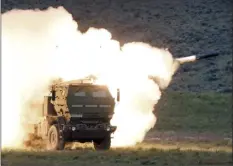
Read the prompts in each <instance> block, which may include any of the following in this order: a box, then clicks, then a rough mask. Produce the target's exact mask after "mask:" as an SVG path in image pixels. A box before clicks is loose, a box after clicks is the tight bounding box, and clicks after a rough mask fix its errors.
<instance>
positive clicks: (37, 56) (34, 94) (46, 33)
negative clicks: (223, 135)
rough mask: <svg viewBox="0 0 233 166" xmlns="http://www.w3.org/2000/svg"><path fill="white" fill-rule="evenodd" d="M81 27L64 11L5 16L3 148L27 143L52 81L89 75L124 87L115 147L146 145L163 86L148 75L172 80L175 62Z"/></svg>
mask: <svg viewBox="0 0 233 166" xmlns="http://www.w3.org/2000/svg"><path fill="white" fill-rule="evenodd" d="M77 27H78V25H77V23H76V22H75V21H73V20H72V16H71V15H70V14H69V13H68V12H67V11H66V10H64V9H63V8H62V7H59V8H57V9H54V8H50V9H48V10H47V11H30V10H27V11H22V10H21V11H20V10H12V11H10V12H8V13H5V14H3V16H2V46H3V47H2V50H3V52H2V53H3V54H2V77H3V78H2V81H3V82H2V93H3V94H2V146H3V147H17V146H21V145H22V140H23V139H24V137H25V135H26V133H27V130H26V129H27V128H25V126H24V124H26V123H28V122H29V123H30V122H32V123H35V122H37V120H38V117H39V112H40V110H39V109H40V108H36V107H35V108H34V107H30V104H31V103H42V100H43V96H44V95H48V91H47V90H48V86H49V84H50V83H51V81H52V80H53V79H56V78H62V79H63V80H72V79H78V78H83V77H85V76H87V75H96V76H98V82H99V83H104V84H107V85H108V86H109V88H110V89H111V90H112V93H113V95H115V92H116V89H117V88H120V89H121V102H120V103H119V104H118V105H117V106H116V109H115V114H114V117H113V119H112V121H111V123H112V124H114V125H117V126H118V129H117V131H116V132H115V134H114V139H113V140H112V146H114V147H117V146H130V145H135V144H136V143H137V142H141V141H143V139H144V136H145V134H146V132H147V131H148V130H149V129H150V128H152V127H154V125H155V123H156V117H155V116H154V114H153V113H152V111H153V106H154V104H156V103H157V102H158V100H159V99H160V90H159V86H158V85H157V84H156V83H154V82H153V81H152V80H150V79H148V75H152V76H156V77H157V78H159V79H162V80H165V83H166V84H169V81H170V80H171V77H172V74H173V73H172V71H173V69H172V64H173V58H172V55H171V54H170V52H169V51H168V50H166V49H158V48H154V47H151V46H150V45H148V44H145V43H128V44H125V45H124V46H123V47H122V48H121V47H120V45H119V42H118V41H115V40H112V39H111V33H110V32H108V31H107V30H105V29H95V28H90V29H89V30H88V31H87V32H86V33H81V32H79V31H78V30H77Z"/></svg>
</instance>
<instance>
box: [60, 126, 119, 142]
mask: <svg viewBox="0 0 233 166" xmlns="http://www.w3.org/2000/svg"><path fill="white" fill-rule="evenodd" d="M116 129H117V127H116V126H106V127H105V128H90V127H87V126H85V127H84V126H82V127H80V126H79V125H76V126H71V125H69V126H64V128H63V137H64V138H65V140H70V141H76V140H93V139H102V138H104V137H106V136H108V135H109V134H111V133H113V132H115V131H116Z"/></svg>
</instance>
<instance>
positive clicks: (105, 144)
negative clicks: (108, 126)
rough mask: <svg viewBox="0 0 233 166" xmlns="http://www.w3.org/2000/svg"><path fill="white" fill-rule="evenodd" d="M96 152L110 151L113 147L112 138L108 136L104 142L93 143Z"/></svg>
mask: <svg viewBox="0 0 233 166" xmlns="http://www.w3.org/2000/svg"><path fill="white" fill-rule="evenodd" d="M93 144H94V148H95V150H109V149H110V147H111V136H110V135H108V136H106V137H105V138H104V139H102V140H98V141H97V140H95V141H93Z"/></svg>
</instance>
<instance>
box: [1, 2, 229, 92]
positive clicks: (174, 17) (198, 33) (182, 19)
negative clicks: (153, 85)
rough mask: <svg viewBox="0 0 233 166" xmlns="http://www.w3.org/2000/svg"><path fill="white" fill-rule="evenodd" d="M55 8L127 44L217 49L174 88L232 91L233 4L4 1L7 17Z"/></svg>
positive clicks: (189, 67) (186, 51) (180, 50)
mask: <svg viewBox="0 0 233 166" xmlns="http://www.w3.org/2000/svg"><path fill="white" fill-rule="evenodd" d="M49 6H54V7H57V6H64V7H65V8H66V9H67V10H68V11H69V12H70V13H72V15H73V17H74V19H75V20H76V21H78V23H79V29H80V30H82V31H85V30H87V29H88V27H97V28H106V29H108V30H109V31H110V32H111V33H112V35H113V37H114V38H115V39H117V40H119V41H120V42H121V43H126V42H132V41H143V42H147V43H150V44H151V45H153V46H156V47H168V48H169V50H170V51H171V52H172V53H173V54H174V56H175V57H180V56H188V55H191V54H197V53H200V54H202V53H208V52H215V51H217V52H219V53H220V54H221V57H218V58H213V59H209V60H203V61H200V62H198V63H195V64H186V65H184V66H182V68H181V69H180V70H179V72H178V73H177V74H176V75H175V77H174V79H173V81H172V84H171V86H170V89H174V90H185V91H187V90H188V91H196V92H197V91H220V92H231V90H232V79H231V78H232V47H231V46H232V41H231V37H232V8H231V6H232V3H231V1H230V0H208V1H205V0H198V1H190V0H176V1H169V0H163V1H162V0H116V1H113V0H88V1H87V0H73V1H71V0H63V1H62V0H49V1H46V0H27V1H25V0H2V13H4V12H6V11H8V10H11V9H12V8H21V9H28V8H40V9H46V8H47V7H49Z"/></svg>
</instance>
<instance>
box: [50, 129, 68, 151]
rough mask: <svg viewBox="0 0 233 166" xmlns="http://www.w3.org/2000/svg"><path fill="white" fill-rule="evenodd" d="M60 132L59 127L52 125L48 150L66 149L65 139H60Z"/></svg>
mask: <svg viewBox="0 0 233 166" xmlns="http://www.w3.org/2000/svg"><path fill="white" fill-rule="evenodd" d="M59 137H60V135H59V130H58V126H57V125H52V126H51V127H50V128H49V132H48V140H47V148H48V150H63V149H64V147H65V141H64V139H63V138H62V139H60V138H59Z"/></svg>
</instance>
